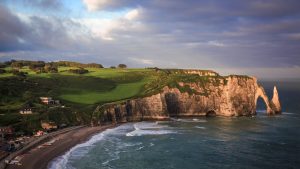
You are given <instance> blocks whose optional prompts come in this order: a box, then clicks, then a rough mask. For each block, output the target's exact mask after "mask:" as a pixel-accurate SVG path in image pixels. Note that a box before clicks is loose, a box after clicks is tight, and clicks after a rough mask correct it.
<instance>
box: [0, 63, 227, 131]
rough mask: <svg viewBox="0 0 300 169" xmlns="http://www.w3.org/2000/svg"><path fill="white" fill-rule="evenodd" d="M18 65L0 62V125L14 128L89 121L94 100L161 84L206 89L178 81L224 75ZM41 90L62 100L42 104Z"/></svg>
mask: <svg viewBox="0 0 300 169" xmlns="http://www.w3.org/2000/svg"><path fill="white" fill-rule="evenodd" d="M2 69H3V68H2ZM14 69H15V68H14ZM18 69H19V72H22V73H19V72H18V73H15V72H13V68H12V67H11V66H6V67H5V68H4V70H5V71H6V72H5V73H2V74H0V126H5V125H13V127H15V128H16V129H17V130H21V131H24V129H26V130H28V132H31V131H33V130H36V129H39V128H40V121H41V120H46V121H47V120H48V121H55V122H56V123H57V124H62V123H64V124H70V125H76V124H82V123H85V124H89V123H90V120H91V118H92V112H93V110H94V109H95V108H96V107H97V106H98V105H100V104H104V103H108V102H115V101H122V100H126V99H130V98H137V97H143V96H149V95H152V94H155V93H158V92H160V91H161V90H162V88H163V87H165V86H169V87H176V88H179V89H180V91H182V92H188V93H190V94H193V93H194V94H201V95H207V94H208V92H209V91H206V90H205V93H195V91H193V90H192V89H190V88H189V87H188V86H183V87H182V86H179V85H178V82H197V83H199V84H200V85H202V86H203V87H205V83H208V82H209V83H213V84H215V85H218V84H219V82H220V80H224V78H223V77H221V76H216V77H206V76H199V75H189V74H185V73H183V72H182V71H180V70H176V69H174V70H162V69H108V68H89V67H85V68H84V72H85V73H84V74H76V73H74V71H70V69H72V70H76V69H78V67H76V66H74V67H72V66H58V67H57V71H56V72H55V73H43V72H42V73H41V72H39V71H35V70H33V69H32V68H29V67H28V66H23V67H22V68H18ZM86 70H87V71H88V72H87V71H86ZM76 72H77V70H76ZM86 72H87V73H86ZM42 96H47V97H53V98H54V99H58V100H60V101H61V102H62V104H63V105H65V106H64V107H53V106H50V107H48V106H46V105H43V104H41V102H40V100H39V97H42ZM28 105H30V106H31V107H33V108H34V114H32V115H21V114H19V110H20V109H22V108H23V107H24V106H28ZM25 132H27V131H25Z"/></svg>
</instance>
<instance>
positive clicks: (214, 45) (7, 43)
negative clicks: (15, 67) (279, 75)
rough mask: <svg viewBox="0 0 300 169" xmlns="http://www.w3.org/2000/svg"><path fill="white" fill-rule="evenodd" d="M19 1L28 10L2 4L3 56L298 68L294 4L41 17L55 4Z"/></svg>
mask: <svg viewBox="0 0 300 169" xmlns="http://www.w3.org/2000/svg"><path fill="white" fill-rule="evenodd" d="M18 1H21V0H18ZM22 1H24V2H25V1H27V3H28V4H29V3H30V6H29V7H28V6H21V7H20V6H18V7H16V8H13V7H12V6H13V5H14V4H12V3H11V4H10V5H7V6H5V5H6V3H2V4H4V5H3V6H2V8H1V10H0V14H1V15H0V22H1V25H0V30H1V32H0V41H1V44H4V45H1V46H0V52H2V53H1V55H2V57H5V56H15V57H18V58H21V57H24V58H25V57H29V58H40V57H41V56H42V55H44V56H45V58H47V59H49V58H53V59H59V58H63V59H65V58H69V59H70V60H72V59H77V60H79V61H89V62H101V63H103V64H107V65H116V64H117V63H119V62H120V61H123V62H126V63H127V62H128V65H129V66H147V65H153V66H160V67H174V66H176V67H181V68H202V69H205V68H208V69H214V68H215V67H218V68H224V69H225V68H230V67H235V68H237V71H238V70H242V69H243V68H247V69H248V70H251V68H257V67H260V68H270V69H271V68H282V69H284V68H288V67H293V66H299V65H300V58H299V55H298V53H299V48H300V41H299V33H300V32H299V30H300V17H299V16H300V11H299V9H300V1H298V0H273V1H264V0H251V1H240V0H226V1H219V0H211V1H205V0H187V1H181V0H172V1H161V0H152V1H148V0H82V1H80V2H82V3H83V5H84V6H85V8H83V9H82V8H81V7H80V8H76V9H75V8H74V9H73V10H74V11H76V14H75V12H74V13H68V12H66V11H63V12H62V13H60V15H56V14H53V13H51V14H49V12H40V11H41V10H43V9H45V7H47V6H48V5H46V4H47V3H51V4H49V6H52V7H50V9H51V10H53V9H54V10H53V11H55V8H56V7H55V6H57V4H56V2H57V1H58V0H56V1H49V0H44V1H39V0H36V1H29V0H22ZM41 2H43V3H41ZM52 2H53V3H52ZM59 2H61V3H63V4H65V2H67V1H65V2H63V1H59ZM74 6H76V5H74ZM19 8H21V9H22V10H20V11H19V10H18V9H19ZM8 9H11V10H8ZM24 9H25V10H24ZM60 10H66V9H64V8H61V9H60ZM26 11H30V12H29V14H28V13H26ZM37 11H38V12H37ZM62 14H63V15H62ZM2 16H3V17H2ZM111 16H114V17H111ZM116 16H117V17H116ZM2 23H3V24H2ZM258 70H259V71H263V69H258ZM259 71H256V73H257V72H259ZM291 71H292V70H291ZM249 72H250V71H249ZM293 72H295V71H293ZM237 73H238V72H237Z"/></svg>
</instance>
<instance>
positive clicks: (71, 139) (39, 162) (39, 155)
mask: <svg viewBox="0 0 300 169" xmlns="http://www.w3.org/2000/svg"><path fill="white" fill-rule="evenodd" d="M113 127H115V125H106V126H99V127H83V128H80V129H76V130H72V131H69V132H67V133H63V134H60V135H57V136H55V137H53V139H55V140H56V141H55V142H54V143H53V144H52V145H51V146H43V147H41V148H38V147H39V146H40V145H39V146H37V147H35V148H33V149H31V150H29V151H28V152H26V153H25V154H23V155H21V160H20V162H21V164H22V165H20V166H18V165H8V166H7V169H46V168H47V167H48V164H49V162H50V161H52V160H53V159H54V158H56V157H58V156H60V155H63V154H64V153H65V152H66V151H68V150H70V149H71V148H72V147H74V146H75V145H77V144H79V143H82V142H84V141H86V140H88V139H89V138H90V137H92V136H93V135H94V134H97V133H99V132H102V131H103V130H105V129H108V128H113ZM53 139H52V140H53Z"/></svg>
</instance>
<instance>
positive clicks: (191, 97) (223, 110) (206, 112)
mask: <svg viewBox="0 0 300 169" xmlns="http://www.w3.org/2000/svg"><path fill="white" fill-rule="evenodd" d="M178 84H179V86H181V87H188V88H189V89H190V90H192V91H193V93H188V92H182V91H180V89H178V88H170V87H167V86H166V87H164V88H163V90H162V91H161V92H160V93H158V94H155V95H152V96H149V97H144V98H139V99H133V100H128V101H126V102H122V103H118V104H115V103H113V104H107V105H104V106H102V107H101V110H102V114H101V115H100V117H101V118H102V119H101V121H112V122H126V121H139V120H152V119H155V120H157V119H167V118H170V117H182V116H211V115H217V116H248V115H255V114H256V105H257V99H258V98H262V99H263V101H264V102H265V104H266V107H267V113H268V114H270V115H271V114H276V113H280V112H281V106H280V102H279V97H278V92H277V89H276V87H274V94H273V99H272V100H271V101H270V100H269V98H268V96H267V95H266V92H265V91H264V88H263V87H262V86H260V85H259V84H258V83H257V79H256V78H254V77H245V76H229V77H226V78H223V79H217V78H210V79H208V82H207V83H205V84H204V83H197V82H191V83H186V82H185V83H184V82H178ZM98 109H99V108H98Z"/></svg>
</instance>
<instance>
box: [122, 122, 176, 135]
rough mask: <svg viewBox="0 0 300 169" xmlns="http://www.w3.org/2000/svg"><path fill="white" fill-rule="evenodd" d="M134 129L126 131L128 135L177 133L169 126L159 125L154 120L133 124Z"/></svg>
mask: <svg viewBox="0 0 300 169" xmlns="http://www.w3.org/2000/svg"><path fill="white" fill-rule="evenodd" d="M133 127H134V130H133V131H131V132H128V133H126V136H143V135H163V134H172V133H176V132H175V131H172V130H170V129H169V127H168V126H164V125H159V124H158V123H156V122H155V123H153V122H139V123H135V124H134V125H133Z"/></svg>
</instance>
